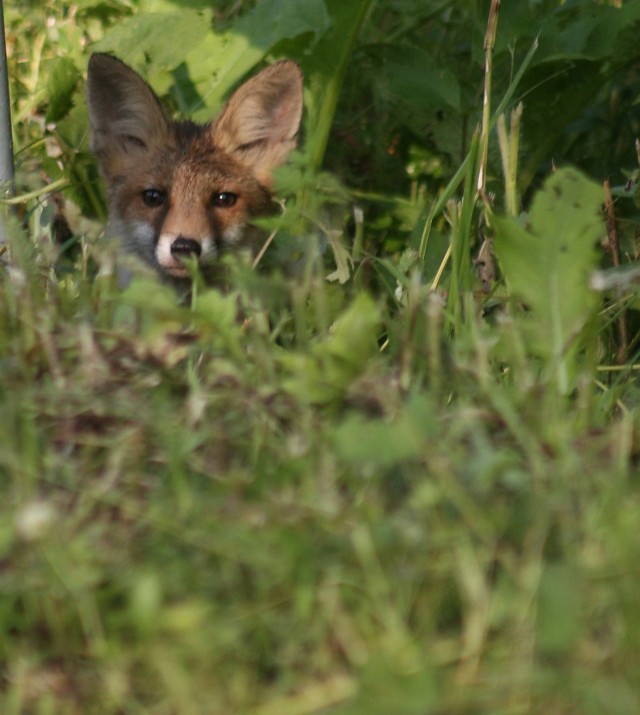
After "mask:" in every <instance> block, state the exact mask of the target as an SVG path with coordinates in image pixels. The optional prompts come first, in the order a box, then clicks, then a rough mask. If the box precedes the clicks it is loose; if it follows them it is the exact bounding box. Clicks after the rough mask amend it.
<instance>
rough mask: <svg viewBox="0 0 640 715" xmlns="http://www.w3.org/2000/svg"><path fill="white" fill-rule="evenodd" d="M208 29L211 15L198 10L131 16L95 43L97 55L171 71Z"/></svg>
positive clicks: (203, 36) (201, 39)
mask: <svg viewBox="0 0 640 715" xmlns="http://www.w3.org/2000/svg"><path fill="white" fill-rule="evenodd" d="M210 27H211V15H210V13H205V12H202V11H200V10H189V9H182V10H181V11H180V12H157V13H148V14H142V15H134V16H133V17H129V18H126V19H124V20H122V21H120V22H119V23H117V24H116V25H114V26H113V27H112V28H111V30H109V32H107V33H106V34H105V36H104V37H103V38H102V40H100V42H97V43H96V45H95V48H94V49H95V50H96V51H97V52H114V53H115V54H116V55H117V56H118V57H119V58H120V59H122V60H124V61H125V62H127V63H128V64H131V65H134V66H135V65H138V66H142V65H149V66H150V69H151V71H159V70H166V69H174V68H175V67H176V66H177V65H179V64H180V63H181V62H182V61H183V60H184V57H185V54H186V52H187V48H193V47H197V46H198V45H200V44H201V43H202V41H203V40H204V39H205V37H206V36H207V34H208V33H209V31H210Z"/></svg>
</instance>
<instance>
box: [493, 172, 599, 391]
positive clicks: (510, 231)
mask: <svg viewBox="0 0 640 715" xmlns="http://www.w3.org/2000/svg"><path fill="white" fill-rule="evenodd" d="M601 202H602V191H601V189H600V187H599V186H598V185H597V184H595V183H594V182H593V181H590V180H589V179H587V178H586V177H584V176H583V175H582V174H580V173H579V172H578V171H576V170H575V169H571V168H566V169H561V170H560V171H558V172H556V173H555V174H553V175H552V176H551V177H550V178H549V179H548V180H547V181H546V182H545V185H544V187H543V189H542V191H540V192H539V193H538V194H537V195H536V197H535V199H534V201H533V206H532V209H531V213H530V215H529V216H528V217H527V218H526V221H525V223H524V225H523V223H522V222H521V221H520V220H516V219H512V218H499V217H496V218H495V219H494V222H495V228H496V239H495V249H496V253H497V255H498V258H499V260H500V264H501V266H502V270H503V273H504V276H505V279H506V281H507V284H508V287H509V289H510V291H511V294H512V296H513V297H514V298H516V299H518V300H519V301H522V303H524V305H525V306H526V308H527V311H526V313H524V314H523V315H522V318H523V327H524V334H525V336H526V338H527V341H528V347H529V348H530V351H531V352H532V353H533V354H535V355H537V356H539V357H542V358H544V359H547V360H549V361H551V362H550V364H552V365H554V366H556V367H557V377H558V386H559V388H560V390H561V392H563V393H566V392H567V391H568V390H570V389H571V386H572V384H571V383H572V376H573V374H574V370H573V366H574V362H575V356H576V354H577V352H578V350H579V348H580V334H581V331H582V330H583V328H584V326H585V325H586V323H587V321H588V320H589V319H590V318H591V317H592V316H593V315H594V312H595V311H596V309H597V306H598V302H599V297H598V296H597V295H596V294H595V293H594V292H593V291H592V290H591V289H590V287H589V282H588V279H589V273H590V272H591V271H592V269H593V268H594V267H595V265H596V262H597V254H596V251H595V243H596V241H597V240H598V239H599V238H601V237H602V235H603V233H604V226H603V221H602V217H601V216H600V215H599V207H600V204H601Z"/></svg>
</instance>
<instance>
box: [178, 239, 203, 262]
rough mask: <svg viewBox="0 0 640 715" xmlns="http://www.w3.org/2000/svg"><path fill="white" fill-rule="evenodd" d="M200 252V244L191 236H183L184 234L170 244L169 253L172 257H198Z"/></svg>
mask: <svg viewBox="0 0 640 715" xmlns="http://www.w3.org/2000/svg"><path fill="white" fill-rule="evenodd" d="M201 253H202V246H201V245H200V244H199V243H198V241H194V240H193V239H192V238H184V236H178V238H176V240H175V241H174V242H173V243H172V244H171V255H172V256H173V257H174V258H187V257H188V256H195V257H196V258H198V256H200V254H201Z"/></svg>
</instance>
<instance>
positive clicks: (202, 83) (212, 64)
mask: <svg viewBox="0 0 640 715" xmlns="http://www.w3.org/2000/svg"><path fill="white" fill-rule="evenodd" d="M329 25H330V20H329V15H328V13H327V8H326V6H325V3H324V0H305V2H297V1H296V0H262V2H260V3H258V5H256V7H255V8H253V9H252V10H251V11H249V12H247V13H246V14H245V15H243V16H242V17H241V18H240V19H239V20H238V21H237V22H236V23H234V25H233V28H232V29H230V30H229V31H227V32H225V33H224V34H218V33H210V34H209V35H207V37H206V38H205V39H204V41H203V42H202V43H198V44H197V45H196V46H194V44H193V43H191V44H190V45H188V47H190V48H193V49H191V51H190V52H189V53H188V54H187V55H186V59H187V66H188V68H189V74H190V77H191V80H192V82H193V83H194V85H195V87H196V88H197V89H198V91H199V93H200V95H201V96H202V97H203V99H204V101H205V104H206V105H207V106H208V107H217V106H218V105H219V104H220V103H221V101H222V98H223V96H224V95H225V93H226V92H227V91H228V90H229V87H231V86H232V85H233V84H235V83H236V82H237V81H238V80H239V79H240V78H241V77H242V76H243V75H244V74H246V73H247V72H248V71H249V70H250V69H251V68H252V67H253V66H254V65H255V64H257V63H258V62H260V60H262V59H263V57H264V56H265V55H266V54H267V53H268V52H269V50H271V48H272V47H274V46H275V45H277V44H278V43H280V42H283V41H284V40H292V39H295V38H296V37H300V36H301V35H309V36H311V37H313V38H314V39H317V38H318V37H320V36H321V35H322V34H323V33H324V32H326V30H327V29H328V27H329ZM306 44H307V45H308V44H309V43H306ZM183 49H184V48H183ZM307 49H308V48H307ZM300 54H302V52H300ZM209 112H210V110H206V113H207V114H208V113H209Z"/></svg>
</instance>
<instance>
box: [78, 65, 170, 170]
mask: <svg viewBox="0 0 640 715" xmlns="http://www.w3.org/2000/svg"><path fill="white" fill-rule="evenodd" d="M87 103H88V106H89V121H90V123H91V133H92V140H91V148H92V149H93V151H94V152H95V153H96V154H97V155H98V157H99V158H101V159H102V158H104V156H105V155H106V154H108V153H109V152H110V151H112V150H113V149H114V148H118V149H120V150H125V151H126V150H128V149H130V148H132V147H138V148H147V147H149V145H150V144H154V143H156V142H157V141H162V140H163V138H164V137H166V135H167V131H168V123H167V119H166V118H165V115H164V112H163V111H162V107H161V106H160V102H159V100H158V98H157V97H156V95H155V94H154V92H153V90H152V89H151V87H149V85H148V84H147V83H146V82H145V81H144V80H143V79H142V77H140V75H139V74H138V73H137V72H134V70H132V69H131V68H130V67H127V65H125V64H124V62H121V61H120V60H119V59H117V58H116V57H112V56H111V55H105V54H101V53H95V54H93V55H91V59H90V60H89V70H88V75H87Z"/></svg>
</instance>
